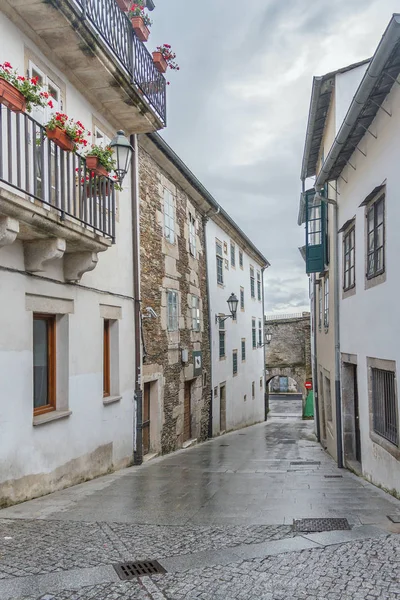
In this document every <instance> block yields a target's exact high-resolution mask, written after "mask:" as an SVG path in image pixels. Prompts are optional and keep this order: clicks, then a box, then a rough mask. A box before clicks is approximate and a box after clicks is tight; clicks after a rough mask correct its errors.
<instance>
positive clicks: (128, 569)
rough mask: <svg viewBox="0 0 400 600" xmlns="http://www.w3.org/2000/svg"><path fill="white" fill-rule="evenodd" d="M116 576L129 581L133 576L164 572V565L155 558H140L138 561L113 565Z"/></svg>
mask: <svg viewBox="0 0 400 600" xmlns="http://www.w3.org/2000/svg"><path fill="white" fill-rule="evenodd" d="M113 566H114V569H115V570H116V572H117V574H118V577H119V578H120V579H123V580H124V581H129V580H130V579H134V578H135V577H144V576H146V575H156V574H157V573H166V570H165V569H164V567H162V566H161V565H160V563H159V562H157V561H156V560H142V561H139V562H126V563H119V564H118V565H113Z"/></svg>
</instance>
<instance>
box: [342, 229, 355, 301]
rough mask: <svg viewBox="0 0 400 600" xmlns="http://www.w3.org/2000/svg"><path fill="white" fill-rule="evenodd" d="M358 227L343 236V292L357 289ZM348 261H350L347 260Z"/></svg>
mask: <svg viewBox="0 0 400 600" xmlns="http://www.w3.org/2000/svg"><path fill="white" fill-rule="evenodd" d="M355 253H356V227H355V225H353V226H352V227H350V229H349V230H348V231H347V232H346V233H345V234H344V235H343V291H344V292H347V291H348V290H351V289H352V288H354V287H356V256H355ZM346 259H348V260H346Z"/></svg>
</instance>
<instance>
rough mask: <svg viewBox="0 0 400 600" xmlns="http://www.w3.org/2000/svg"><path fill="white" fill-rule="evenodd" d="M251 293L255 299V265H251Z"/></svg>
mask: <svg viewBox="0 0 400 600" xmlns="http://www.w3.org/2000/svg"><path fill="white" fill-rule="evenodd" d="M250 294H251V297H252V298H254V299H255V297H256V280H255V274H254V267H250Z"/></svg>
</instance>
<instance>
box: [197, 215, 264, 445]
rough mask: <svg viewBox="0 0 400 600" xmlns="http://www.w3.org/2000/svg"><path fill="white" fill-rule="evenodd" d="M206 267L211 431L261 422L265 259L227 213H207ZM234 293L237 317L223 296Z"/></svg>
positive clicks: (215, 433)
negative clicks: (208, 312) (210, 378)
mask: <svg viewBox="0 0 400 600" xmlns="http://www.w3.org/2000/svg"><path fill="white" fill-rule="evenodd" d="M206 235H207V268H208V286H209V303H210V329H211V362H212V411H211V414H212V434H213V435H218V434H220V433H224V432H226V431H230V430H233V429H239V428H240V427H245V426H247V425H252V424H254V423H258V422H260V421H263V420H264V419H265V418H266V407H265V354H264V346H263V345H264V310H263V273H264V270H265V268H267V267H268V266H269V263H268V261H267V260H266V259H265V258H264V257H263V255H262V254H261V253H260V252H259V251H258V250H257V249H256V248H255V246H253V244H252V243H251V242H250V241H249V240H248V238H247V237H246V236H245V235H244V234H243V233H242V232H241V231H240V229H239V228H238V227H237V226H235V225H234V224H233V222H232V221H231V219H229V217H228V216H227V215H226V213H222V214H221V212H219V214H218V216H215V215H213V214H212V213H211V214H210V215H209V221H208V223H207V234H206ZM232 293H233V294H235V295H236V297H237V298H238V301H239V302H238V309H237V316H236V319H235V320H233V319H232V318H228V319H226V320H223V319H218V317H219V316H222V315H227V314H228V315H229V314H230V313H229V308H228V304H227V300H228V298H229V296H230V295H231V294H232Z"/></svg>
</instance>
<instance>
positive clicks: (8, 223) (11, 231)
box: [0, 216, 19, 248]
mask: <svg viewBox="0 0 400 600" xmlns="http://www.w3.org/2000/svg"><path fill="white" fill-rule="evenodd" d="M18 233H19V223H18V221H17V220H16V219H12V218H11V217H2V216H0V248H1V247H2V246H8V245H9V244H12V243H13V242H14V241H15V239H16V237H17V235H18Z"/></svg>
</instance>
